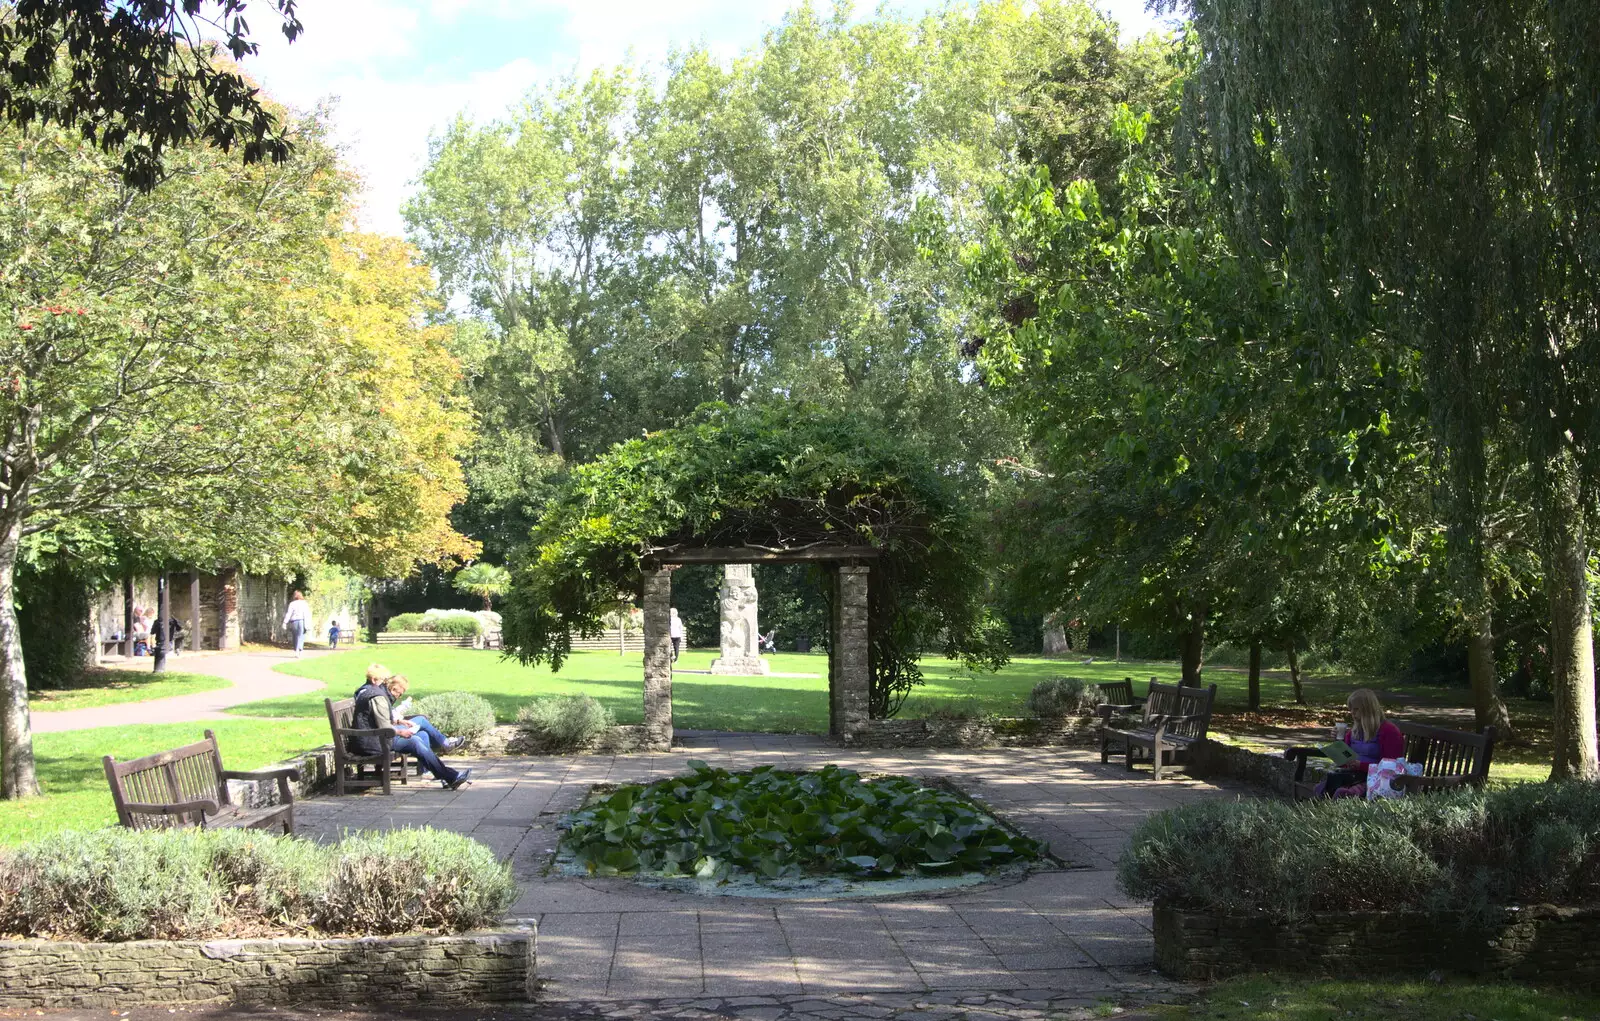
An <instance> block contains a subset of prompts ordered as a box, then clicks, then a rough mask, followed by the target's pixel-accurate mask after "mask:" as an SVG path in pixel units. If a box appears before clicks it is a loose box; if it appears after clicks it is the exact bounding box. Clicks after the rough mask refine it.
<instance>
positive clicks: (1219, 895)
mask: <svg viewBox="0 0 1600 1021" xmlns="http://www.w3.org/2000/svg"><path fill="white" fill-rule="evenodd" d="M1118 882H1119V885H1120V886H1121V887H1122V889H1123V891H1124V892H1125V893H1128V894H1130V895H1132V896H1135V897H1141V898H1149V899H1153V900H1155V901H1156V905H1157V909H1156V917H1157V927H1156V941H1157V949H1156V952H1157V959H1158V962H1159V963H1160V964H1161V966H1162V967H1163V968H1164V969H1166V970H1168V971H1169V973H1171V974H1174V975H1181V976H1184V977H1204V976H1209V975H1222V974H1228V973H1230V972H1233V971H1238V970H1242V969H1246V968H1251V967H1263V968H1265V967H1274V966H1277V967H1283V966H1307V967H1314V968H1320V969H1324V970H1329V971H1335V972H1347V973H1352V974H1353V973H1356V972H1357V971H1360V970H1362V969H1363V968H1368V969H1388V970H1420V971H1429V970H1433V969H1435V968H1444V969H1449V970H1465V971H1468V972H1471V973H1493V974H1515V975H1523V974H1531V973H1532V972H1533V971H1536V970H1538V969H1541V968H1549V969H1555V970H1557V971H1560V972H1561V974H1562V977H1563V980H1564V981H1573V982H1577V983H1579V984H1591V983H1592V982H1593V981H1594V977H1595V975H1596V973H1597V972H1596V970H1595V969H1594V968H1591V967H1590V966H1589V965H1584V966H1582V967H1579V966H1578V965H1577V964H1573V963H1572V957H1573V953H1574V951H1573V947H1575V946H1584V945H1591V944H1592V940H1593V939H1594V937H1595V936H1597V935H1600V926H1597V924H1596V917H1597V915H1596V908H1597V907H1600V788H1597V787H1596V786H1595V785H1592V784H1584V783H1568V784H1555V783H1545V784H1523V785H1520V786H1517V787H1512V788H1505V789H1499V790H1491V791H1488V792H1479V791H1470V790H1469V791H1457V792H1454V793H1450V794H1439V795H1434V796H1431V797H1416V798H1401V799H1397V800H1392V801H1387V800H1386V801H1380V802H1376V803H1367V802H1361V801H1318V802H1305V803H1301V804H1289V803H1284V802H1280V801H1267V800H1255V801H1240V802H1220V801H1216V802H1205V803H1201V804H1196V805H1190V806H1186V807H1184V808H1179V809H1174V810H1171V811H1167V812H1162V813H1159V814H1157V815H1154V816H1151V817H1150V818H1149V819H1147V820H1146V821H1145V822H1144V823H1143V824H1141V825H1140V827H1139V828H1138V829H1137V830H1136V831H1135V832H1134V834H1133V837H1132V840H1131V841H1130V843H1129V846H1128V849H1127V851H1126V852H1124V854H1123V856H1122V859H1121V861H1120V862H1119V863H1118ZM1296 962H1300V963H1299V964H1296Z"/></svg>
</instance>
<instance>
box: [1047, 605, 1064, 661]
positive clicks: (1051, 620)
mask: <svg viewBox="0 0 1600 1021" xmlns="http://www.w3.org/2000/svg"><path fill="white" fill-rule="evenodd" d="M1068 651H1069V648H1068V646H1067V627H1066V623H1065V622H1064V621H1063V620H1062V619H1061V612H1060V611H1059V610H1058V611H1056V612H1055V613H1050V614H1046V615H1045V618H1044V654H1045V655H1046V656H1063V655H1066V653H1067V652H1068Z"/></svg>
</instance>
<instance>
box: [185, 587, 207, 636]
mask: <svg viewBox="0 0 1600 1021" xmlns="http://www.w3.org/2000/svg"><path fill="white" fill-rule="evenodd" d="M200 618H201V614H200V568H198V567H191V568H189V634H188V635H187V637H186V638H185V640H184V644H185V645H186V646H188V649H189V651H190V652H199V651H200V648H201V646H202V645H204V644H205V643H204V642H202V641H201V640H200V636H201V635H202V634H203V633H204V632H203V631H202V630H201V629H202V627H203V624H202V621H201V619H200Z"/></svg>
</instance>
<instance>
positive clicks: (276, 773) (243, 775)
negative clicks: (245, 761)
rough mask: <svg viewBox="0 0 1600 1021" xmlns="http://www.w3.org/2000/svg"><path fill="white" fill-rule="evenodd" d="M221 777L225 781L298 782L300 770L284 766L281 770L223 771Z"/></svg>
mask: <svg viewBox="0 0 1600 1021" xmlns="http://www.w3.org/2000/svg"><path fill="white" fill-rule="evenodd" d="M222 777H223V779H225V780H276V779H278V778H279V777H283V778H284V779H285V780H298V779H300V770H298V769H296V768H295V767H293V766H284V767H283V768H281V769H255V770H243V769H224V770H223V771H222Z"/></svg>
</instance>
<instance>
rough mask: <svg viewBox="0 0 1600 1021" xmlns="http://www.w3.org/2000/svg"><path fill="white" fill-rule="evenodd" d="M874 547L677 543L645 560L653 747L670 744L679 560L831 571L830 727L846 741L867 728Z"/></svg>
mask: <svg viewBox="0 0 1600 1021" xmlns="http://www.w3.org/2000/svg"><path fill="white" fill-rule="evenodd" d="M879 554H880V551H879V550H878V549H876V548H875V547H872V546H846V545H829V544H822V543H814V544H810V545H807V546H800V547H795V548H790V549H784V548H776V549H775V548H772V547H768V546H688V545H685V546H675V547H668V548H662V549H656V550H653V551H651V552H650V553H649V554H647V555H646V556H645V557H644V559H643V565H642V566H643V568H644V585H643V590H644V591H643V604H644V605H643V611H644V731H645V744H646V746H647V747H648V748H650V749H651V750H653V751H667V750H669V749H670V748H671V747H672V638H671V635H670V620H671V611H672V569H673V568H674V567H678V566H682V565H684V564H795V563H806V564H817V565H819V566H822V567H825V568H827V569H828V570H829V572H830V573H831V575H832V579H831V582H832V585H833V640H832V641H831V642H829V643H828V733H829V734H830V735H831V736H833V737H836V738H838V739H839V740H841V741H843V742H845V743H846V744H849V743H851V742H852V741H854V740H855V738H856V735H857V734H859V733H860V732H861V731H862V730H864V729H865V728H866V725H867V717H868V711H867V707H868V692H869V690H870V676H869V670H868V661H867V585H868V581H869V578H870V574H871V563H872V561H874V560H876V559H877V558H878V556H879Z"/></svg>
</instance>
